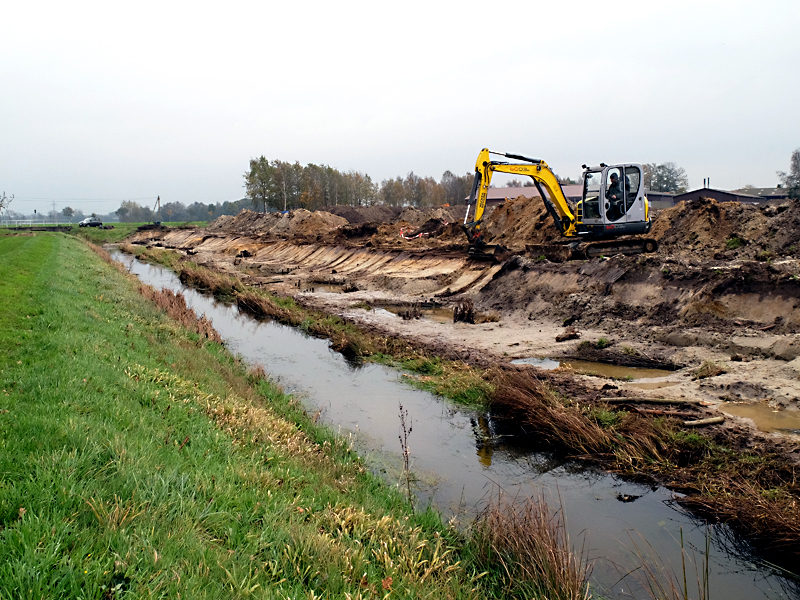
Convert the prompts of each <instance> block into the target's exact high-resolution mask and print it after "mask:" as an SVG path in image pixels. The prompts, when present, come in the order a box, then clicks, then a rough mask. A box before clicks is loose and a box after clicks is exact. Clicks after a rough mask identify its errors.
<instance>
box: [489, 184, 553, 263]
mask: <svg viewBox="0 0 800 600" xmlns="http://www.w3.org/2000/svg"><path fill="white" fill-rule="evenodd" d="M485 229H486V233H485V239H486V241H488V242H491V243H493V244H502V245H503V246H505V247H506V248H508V249H509V250H514V251H522V250H524V249H525V246H526V245H527V244H549V243H552V242H554V241H557V240H559V239H563V238H561V235H560V234H559V232H558V230H557V229H556V227H555V224H554V223H553V219H552V218H551V217H550V215H549V214H548V212H547V209H546V208H545V206H544V202H543V201H542V199H541V198H539V197H536V198H533V199H530V198H525V197H523V196H520V197H519V198H516V199H515V200H507V201H506V202H504V203H503V204H502V205H500V206H498V207H497V208H495V209H494V210H493V211H492V212H491V213H490V214H489V215H488V217H486V226H485Z"/></svg>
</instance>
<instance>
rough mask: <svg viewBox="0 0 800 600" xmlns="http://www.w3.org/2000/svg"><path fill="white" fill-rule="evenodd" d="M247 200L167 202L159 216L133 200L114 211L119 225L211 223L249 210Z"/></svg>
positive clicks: (151, 209) (126, 201)
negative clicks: (188, 202) (243, 210)
mask: <svg viewBox="0 0 800 600" xmlns="http://www.w3.org/2000/svg"><path fill="white" fill-rule="evenodd" d="M250 206H251V205H250V201H249V200H247V199H242V200H237V201H235V202H223V203H221V204H220V203H219V202H217V203H216V204H203V203H201V202H195V203H193V204H190V205H189V206H186V205H185V204H183V203H182V202H167V203H166V204H162V205H161V215H160V216H159V214H158V211H157V210H156V209H155V207H153V208H150V207H149V206H141V205H140V204H138V203H137V202H134V201H133V200H123V202H122V204H121V205H120V207H119V208H118V209H117V210H116V215H117V216H118V217H119V220H120V222H121V223H150V222H153V221H180V222H185V221H212V220H214V219H216V218H217V217H220V216H222V215H238V214H239V213H240V212H241V211H242V209H244V208H250Z"/></svg>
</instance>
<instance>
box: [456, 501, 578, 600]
mask: <svg viewBox="0 0 800 600" xmlns="http://www.w3.org/2000/svg"><path fill="white" fill-rule="evenodd" d="M473 527H474V529H473V537H472V541H473V543H474V545H475V554H476V560H477V562H478V564H479V565H480V568H482V569H486V570H487V571H490V572H494V573H496V574H497V576H498V577H499V578H500V580H501V582H502V584H503V585H504V586H505V587H506V590H507V593H508V595H509V597H513V598H523V597H524V598H548V599H551V600H588V599H589V598H590V597H591V594H590V592H589V587H588V583H587V579H588V576H589V574H590V572H591V565H590V564H589V563H587V562H586V559H585V553H584V551H583V550H581V551H580V552H577V553H576V552H575V551H574V550H573V549H572V547H571V545H570V540H569V536H568V534H567V529H566V524H565V522H564V518H563V513H562V512H561V511H558V512H556V513H555V514H553V515H551V514H550V510H549V508H548V506H547V502H546V501H545V500H544V498H541V497H539V498H531V499H527V500H526V501H524V502H514V501H510V500H508V499H506V498H505V497H504V496H503V495H502V494H500V495H499V496H498V498H497V499H496V500H494V501H493V502H492V503H491V504H490V505H489V506H488V507H487V508H486V509H484V511H483V512H482V513H481V515H479V517H478V519H477V520H476V522H475V524H474V526H473Z"/></svg>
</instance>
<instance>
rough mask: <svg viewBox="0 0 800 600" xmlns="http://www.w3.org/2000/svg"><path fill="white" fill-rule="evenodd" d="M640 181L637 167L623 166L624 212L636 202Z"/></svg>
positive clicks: (640, 174) (640, 177)
mask: <svg viewBox="0 0 800 600" xmlns="http://www.w3.org/2000/svg"><path fill="white" fill-rule="evenodd" d="M641 182H642V173H641V171H640V170H639V167H625V212H628V210H629V209H630V208H631V206H633V203H634V202H636V198H637V197H638V196H639V187H640V186H641Z"/></svg>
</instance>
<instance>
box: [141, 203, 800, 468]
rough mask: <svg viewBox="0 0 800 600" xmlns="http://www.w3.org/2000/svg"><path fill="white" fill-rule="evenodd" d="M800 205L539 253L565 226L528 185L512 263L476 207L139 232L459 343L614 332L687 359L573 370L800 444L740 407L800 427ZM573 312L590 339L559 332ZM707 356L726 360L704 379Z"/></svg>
mask: <svg viewBox="0 0 800 600" xmlns="http://www.w3.org/2000/svg"><path fill="white" fill-rule="evenodd" d="M798 208H800V207H799V206H798V204H797V202H794V201H792V202H787V203H785V204H782V205H777V206H773V205H764V206H748V205H742V204H739V203H719V202H716V201H714V200H708V199H701V200H699V201H696V202H692V203H681V204H679V205H678V206H676V207H673V208H671V209H668V210H664V211H662V212H661V213H660V214H658V215H657V216H656V219H655V222H654V225H653V229H652V231H651V232H650V235H649V237H653V238H655V239H657V240H658V241H659V244H660V249H659V252H658V253H655V254H648V255H639V256H622V255H620V256H610V257H602V258H595V259H592V260H584V261H571V262H565V263H551V262H548V261H546V260H540V259H538V258H536V257H529V256H526V255H525V253H524V249H525V246H526V245H527V244H542V243H557V242H559V241H560V240H559V238H558V234H557V232H556V230H555V227H554V226H553V223H552V220H551V219H550V217H549V216H548V215H547V213H546V211H545V208H544V205H543V204H542V202H541V201H540V200H529V199H526V198H518V199H516V200H510V201H507V202H506V203H505V204H503V205H501V206H499V207H497V208H495V209H494V210H490V211H488V213H487V218H486V226H485V231H486V234H485V236H486V239H487V241H489V242H493V243H498V244H502V245H503V246H505V247H506V248H508V249H510V250H512V251H513V252H515V253H516V254H515V255H514V256H512V258H510V259H509V260H507V261H505V262H503V263H498V264H494V263H490V262H475V261H470V260H469V259H468V258H467V255H466V249H467V244H466V236H464V234H463V232H462V231H461V228H460V223H461V222H462V221H463V211H464V207H440V208H436V209H428V210H417V209H413V208H406V209H403V210H401V209H398V208H392V207H366V208H353V207H333V208H331V209H330V210H329V211H317V212H309V211H306V210H295V211H290V212H289V213H286V214H275V213H273V214H267V215H264V214H258V213H253V212H251V211H243V212H242V213H240V214H239V215H238V216H236V217H221V218H219V219H217V220H216V221H214V222H213V223H211V224H210V225H209V226H208V227H207V228H206V229H197V230H166V231H164V230H159V231H142V232H139V233H138V234H137V235H136V237H135V238H134V240H133V241H134V243H141V244H150V245H156V246H163V247H167V248H174V249H177V250H180V251H183V252H185V253H187V254H190V255H192V256H193V260H194V261H195V262H198V263H200V264H204V265H208V266H211V267H213V268H215V269H218V270H221V271H224V272H228V273H233V274H236V275H237V276H238V277H241V278H242V279H243V280H245V281H246V282H247V283H249V284H252V285H257V286H262V287H264V288H266V289H270V290H273V291H275V292H277V293H282V294H289V295H292V296H294V297H295V298H297V299H298V300H300V301H301V302H302V303H303V304H305V305H308V306H311V307H314V308H318V309H322V310H325V311H327V312H330V313H335V314H338V315H340V316H342V317H344V318H345V319H348V320H350V321H353V322H355V323H358V324H360V325H362V326H363V327H366V328H369V329H372V330H375V331H382V332H386V333H391V334H395V335H399V336H403V337H406V338H408V339H409V340H413V341H415V342H418V343H419V344H421V345H424V346H425V347H428V348H433V349H434V350H436V351H437V352H439V353H440V354H442V355H445V356H449V357H458V358H463V359H465V360H471V361H481V362H492V361H508V360H512V359H516V358H530V357H540V358H541V357H572V358H578V357H581V355H582V353H584V354H585V352H586V350H587V348H586V344H584V346H583V348H579V343H580V342H582V341H589V342H592V343H594V342H597V341H598V340H600V339H601V338H604V339H605V340H608V341H609V342H610V343H611V345H610V347H609V348H608V349H607V350H596V351H593V352H591V356H589V358H593V359H594V360H601V361H605V362H617V363H620V362H626V361H627V362H632V363H636V364H640V365H642V364H664V363H666V364H672V365H675V367H676V368H677V369H678V370H675V371H673V372H672V373H671V374H669V375H666V376H662V377H659V378H656V379H648V380H647V382H646V383H647V384H648V385H649V386H650V387H656V388H657V389H656V390H655V391H652V390H651V391H647V392H643V391H642V390H641V389H640V388H641V384H642V382H635V381H634V382H629V381H610V380H609V379H608V378H607V377H598V376H592V375H581V374H577V373H573V372H572V371H567V373H568V374H569V376H570V377H573V378H574V379H575V381H576V383H579V384H580V386H581V387H585V388H589V389H595V390H597V391H598V392H600V391H601V390H602V389H603V386H606V389H609V387H611V388H612V391H611V392H603V393H609V394H612V395H613V394H630V395H635V394H642V393H647V394H648V395H649V396H653V395H654V394H657V395H658V396H660V397H665V398H696V399H700V400H704V401H705V402H706V404H707V405H708V406H709V408H710V409H711V410H721V411H722V412H723V413H725V412H726V411H728V412H727V421H726V424H725V425H724V426H723V427H729V428H735V429H736V430H737V431H740V432H742V434H743V435H744V433H745V432H746V433H747V435H748V436H750V437H752V438H753V439H763V440H765V441H767V440H768V438H769V439H771V440H772V441H778V442H780V443H781V444H782V445H784V447H786V448H787V450H788V451H789V452H790V453H792V452H793V453H794V456H795V457H797V458H798V459H800V444H798V440H799V439H800V438H798V437H797V436H795V435H793V434H792V433H791V432H786V431H784V432H783V433H773V434H769V435H767V434H761V433H758V432H757V431H756V429H755V427H754V425H753V422H752V421H750V420H746V419H741V418H739V417H735V416H733V415H732V413H733V412H735V409H736V406H738V405H745V406H746V405H757V406H760V407H762V408H763V409H764V413H765V415H766V416H767V417H768V416H769V415H770V414H772V411H780V412H783V413H785V414H786V415H787V416H788V417H792V418H793V417H797V419H796V423H797V425H796V427H791V426H790V427H789V429H796V430H797V433H800V380H799V378H798V375H799V374H800V358H798V357H800V336H799V335H798V333H800V262H798V259H799V258H800V213H798ZM420 234H421V235H420ZM409 238H412V239H409ZM344 290H347V293H342V292H343V291H344ZM464 300H471V301H472V302H473V303H474V305H475V308H476V309H477V310H478V312H479V313H482V314H483V315H484V316H485V317H486V316H488V317H489V318H488V319H484V322H479V323H478V324H475V325H472V324H465V323H452V322H441V320H438V321H437V320H435V319H433V318H421V319H411V320H403V319H402V318H400V317H399V316H397V315H396V314H394V313H392V312H389V311H386V310H381V309H380V308H381V307H383V306H391V307H398V306H406V307H410V306H414V305H417V306H422V307H423V308H427V307H433V306H436V307H440V308H448V307H449V308H452V307H453V306H454V305H455V304H457V303H458V302H461V301H464ZM367 305H368V306H371V307H373V309H372V310H369V309H367V308H365V307H366V306H367ZM478 321H481V319H480V318H479V319H478ZM565 324H568V325H570V326H571V327H573V328H576V329H577V331H578V332H579V335H580V339H579V340H577V341H568V342H557V341H556V336H558V335H559V334H561V333H563V332H564V325H565ZM600 345H602V344H600ZM709 360H710V361H714V362H716V363H717V364H718V365H719V366H721V367H722V368H723V370H724V371H725V373H723V374H720V375H717V376H714V377H709V378H706V379H693V376H692V373H693V371H694V370H695V369H697V368H698V367H699V366H700V365H701V364H702V363H704V362H705V361H709ZM637 361H638V362H637ZM662 386H663V387H662ZM790 421H791V419H790ZM718 427H719V426H718Z"/></svg>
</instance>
